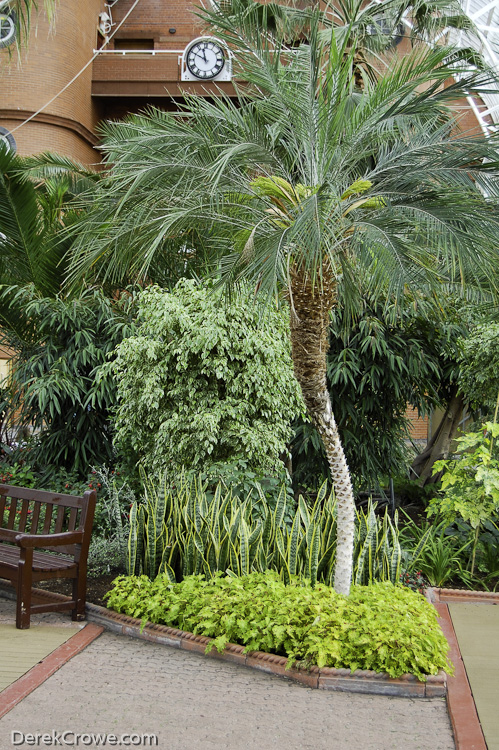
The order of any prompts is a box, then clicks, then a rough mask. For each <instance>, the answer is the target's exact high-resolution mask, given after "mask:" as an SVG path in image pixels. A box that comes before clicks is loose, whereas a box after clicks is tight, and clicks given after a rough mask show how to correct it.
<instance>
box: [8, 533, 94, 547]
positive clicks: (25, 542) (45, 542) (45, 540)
mask: <svg viewBox="0 0 499 750" xmlns="http://www.w3.org/2000/svg"><path fill="white" fill-rule="evenodd" d="M82 541H83V531H63V532H62V533H61V534H18V535H17V536H16V538H15V542H16V544H18V545H19V547H58V546H59V545H64V544H81V543H82Z"/></svg>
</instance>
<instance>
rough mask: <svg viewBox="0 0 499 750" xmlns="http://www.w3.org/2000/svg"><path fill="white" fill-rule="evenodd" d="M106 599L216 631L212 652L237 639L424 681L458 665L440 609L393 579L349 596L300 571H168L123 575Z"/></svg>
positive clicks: (251, 646) (297, 658)
mask: <svg viewBox="0 0 499 750" xmlns="http://www.w3.org/2000/svg"><path fill="white" fill-rule="evenodd" d="M107 596H108V599H109V601H108V606H109V607H110V608H111V609H114V610H116V611H117V612H123V613H125V614H127V615H130V616H132V617H137V618H140V619H142V621H143V623H145V622H147V621H149V622H153V623H162V624H164V625H168V626H170V627H176V628H180V629H181V630H184V631H188V632H192V633H195V634H197V635H203V636H209V637H211V638H213V639H214V640H213V642H212V643H211V644H209V646H208V649H207V650H210V649H211V648H213V647H215V648H217V649H218V650H219V651H222V650H223V649H224V647H225V645H226V644H227V643H239V644H241V645H244V646H245V647H246V649H245V650H246V651H266V652H269V653H275V654H279V655H282V656H287V657H288V667H289V666H291V665H293V664H295V663H296V662H301V663H304V665H305V666H311V665H313V664H316V665H318V666H319V667H324V666H328V667H337V668H338V667H343V668H349V669H351V670H352V671H354V670H355V669H370V670H374V671H377V672H386V673H388V674H389V675H390V676H391V677H399V676H400V675H402V674H405V673H408V672H410V673H412V674H415V675H416V676H417V677H418V679H419V680H422V681H424V680H425V679H426V676H427V675H430V674H436V673H437V672H438V671H439V670H440V669H445V670H446V671H448V672H449V671H452V666H451V664H450V663H449V661H448V658H447V652H448V648H449V647H448V644H447V641H446V640H445V637H444V635H443V633H442V631H441V629H440V627H439V625H438V623H437V613H436V611H435V609H434V608H433V607H432V605H431V604H430V603H429V602H428V601H427V600H426V599H425V598H424V597H423V596H421V594H418V593H416V592H414V591H411V590H410V589H408V588H405V587H402V586H398V585H393V584H391V583H388V582H386V583H376V584H373V585H371V586H355V585H354V586H352V588H351V591H350V596H348V597H346V596H343V595H341V594H337V593H335V591H334V590H333V589H332V588H331V587H330V586H326V585H324V584H316V585H315V586H314V587H312V586H311V585H310V581H309V580H306V579H300V578H299V577H297V576H293V577H292V578H291V580H290V581H289V583H287V584H285V583H284V582H283V581H282V580H281V578H280V577H279V575H278V574H277V573H276V572H274V571H269V570H267V571H265V572H264V573H251V574H249V575H246V576H242V577H234V576H224V575H222V574H218V575H217V576H215V577H214V578H213V579H211V580H209V581H207V580H206V579H205V578H204V576H202V575H197V576H196V575H193V576H189V577H187V578H185V579H184V580H183V581H182V582H181V583H172V582H171V581H170V579H169V578H168V576H167V575H166V574H165V575H160V576H158V577H157V578H156V579H155V580H153V581H151V580H150V579H149V578H148V577H147V576H129V577H126V576H121V577H119V578H117V579H116V580H115V582H114V588H113V589H112V591H111V592H110V593H109V594H108V595H107Z"/></svg>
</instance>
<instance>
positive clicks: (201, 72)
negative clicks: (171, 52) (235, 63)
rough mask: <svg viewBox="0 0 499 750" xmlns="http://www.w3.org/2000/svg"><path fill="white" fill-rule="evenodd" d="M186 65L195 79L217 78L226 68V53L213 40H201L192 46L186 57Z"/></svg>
mask: <svg viewBox="0 0 499 750" xmlns="http://www.w3.org/2000/svg"><path fill="white" fill-rule="evenodd" d="M185 64H186V65H187V68H188V69H189V71H190V72H191V73H192V75H193V76H194V77H195V78H199V79H200V80H210V79H211V78H216V77H217V76H218V74H219V73H221V72H222V70H223V69H224V66H225V53H224V51H223V49H222V47H221V46H220V45H219V44H218V43H217V42H216V41H213V40H212V39H199V40H198V41H196V42H194V43H193V44H191V46H190V47H189V49H188V50H187V53H186V55H185Z"/></svg>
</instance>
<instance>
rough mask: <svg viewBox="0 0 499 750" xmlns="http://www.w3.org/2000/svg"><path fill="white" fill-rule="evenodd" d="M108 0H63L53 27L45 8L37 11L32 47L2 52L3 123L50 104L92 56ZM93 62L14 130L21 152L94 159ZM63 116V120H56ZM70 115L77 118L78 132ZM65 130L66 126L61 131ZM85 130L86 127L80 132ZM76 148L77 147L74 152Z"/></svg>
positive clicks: (0, 114)
mask: <svg viewBox="0 0 499 750" xmlns="http://www.w3.org/2000/svg"><path fill="white" fill-rule="evenodd" d="M103 9H104V0H85V2H82V1H81V0H63V2H61V3H59V5H58V10H57V13H56V18H55V22H54V25H53V28H50V25H49V23H48V20H47V18H46V15H45V13H44V12H43V11H42V12H40V13H39V14H38V16H37V18H36V20H35V23H34V28H33V31H32V33H31V35H30V39H29V43H28V47H27V49H26V50H24V51H23V52H22V53H21V59H20V60H18V59H17V56H16V54H15V53H14V54H13V55H12V58H11V59H10V60H9V58H8V52H7V51H6V50H2V51H1V52H0V89H1V91H2V100H1V102H0V125H3V126H4V127H10V126H12V120H13V119H14V120H15V125H14V126H17V125H19V124H20V123H21V122H22V121H23V120H24V119H25V118H26V117H27V116H29V115H30V114H31V113H33V112H35V111H36V110H37V109H39V108H40V107H41V106H43V105H44V104H46V103H47V102H48V101H49V100H50V99H51V98H52V97H53V96H54V95H55V94H57V93H58V92H59V91H60V90H61V89H62V88H63V87H64V86H65V85H66V84H67V83H68V82H69V81H70V80H71V79H72V77H73V76H74V75H76V73H78V72H79V71H80V70H81V68H83V66H84V65H85V64H86V63H87V62H88V61H89V60H90V59H91V57H92V53H93V50H94V48H95V47H96V44H97V26H98V15H99V12H100V11H101V10H103ZM91 81H92V69H91V66H90V67H89V68H88V69H87V70H86V71H85V72H84V73H83V74H82V75H81V76H80V77H79V78H78V79H77V81H75V82H74V83H73V84H72V85H71V86H70V88H69V89H68V90H67V91H66V92H64V93H63V94H61V95H60V96H59V97H58V98H57V99H56V100H55V101H54V102H53V103H52V104H50V105H49V106H48V107H46V108H45V109H44V113H43V115H41V116H40V117H41V118H42V121H43V119H44V116H45V119H46V118H47V117H49V118H52V122H51V123H48V124H47V123H46V124H45V125H40V124H39V123H37V122H34V123H33V124H31V123H29V124H27V125H23V126H22V127H21V128H20V129H19V130H18V131H16V132H15V133H14V137H15V139H16V141H17V142H18V144H19V152H20V153H21V154H27V153H36V152H38V151H41V150H47V149H50V150H60V151H62V153H65V154H67V155H70V156H77V158H78V157H79V158H84V159H85V160H89V159H90V160H94V156H93V153H92V148H91V143H89V142H88V137H89V135H90V136H91V134H92V133H93V131H94V130H95V127H96V124H97V122H98V120H99V105H98V103H96V102H94V101H93V100H92V97H91ZM57 118H62V119H63V121H64V122H63V124H61V123H57ZM68 121H69V122H70V123H74V124H75V130H74V131H73V133H71V132H69V131H68V130H67V125H68ZM59 130H64V131H65V132H60V133H59V132H58V131H59ZM78 130H80V131H81V132H78ZM75 151H76V153H75Z"/></svg>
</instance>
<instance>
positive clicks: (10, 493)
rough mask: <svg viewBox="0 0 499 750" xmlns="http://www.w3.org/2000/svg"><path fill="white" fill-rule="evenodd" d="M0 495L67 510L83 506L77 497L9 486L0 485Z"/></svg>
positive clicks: (80, 499) (81, 500)
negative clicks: (62, 507)
mask: <svg viewBox="0 0 499 750" xmlns="http://www.w3.org/2000/svg"><path fill="white" fill-rule="evenodd" d="M0 495H5V496H7V497H11V498H17V499H20V500H38V501H39V502H41V503H48V504H49V505H65V506H66V507H68V508H81V507H82V506H83V498H82V497H79V496H77V495H63V494H62V493H57V492H47V490H33V489H31V488H30V487H13V486H12V485H10V484H0Z"/></svg>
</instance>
